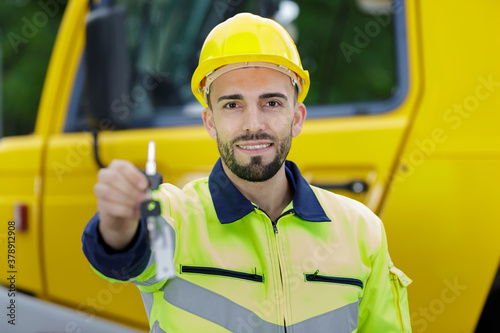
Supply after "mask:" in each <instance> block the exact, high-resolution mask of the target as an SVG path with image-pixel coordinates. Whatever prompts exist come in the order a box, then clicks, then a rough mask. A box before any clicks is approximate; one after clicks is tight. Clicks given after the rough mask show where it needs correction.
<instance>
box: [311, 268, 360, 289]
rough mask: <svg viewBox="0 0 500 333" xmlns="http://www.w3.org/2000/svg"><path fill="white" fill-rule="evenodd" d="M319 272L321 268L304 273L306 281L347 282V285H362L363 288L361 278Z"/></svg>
mask: <svg viewBox="0 0 500 333" xmlns="http://www.w3.org/2000/svg"><path fill="white" fill-rule="evenodd" d="M318 272H319V270H317V271H316V272H314V274H304V275H305V277H306V281H310V282H330V283H337V284H346V285H350V286H357V287H360V288H361V289H363V281H361V280H358V279H351V278H344V277H335V276H326V275H318Z"/></svg>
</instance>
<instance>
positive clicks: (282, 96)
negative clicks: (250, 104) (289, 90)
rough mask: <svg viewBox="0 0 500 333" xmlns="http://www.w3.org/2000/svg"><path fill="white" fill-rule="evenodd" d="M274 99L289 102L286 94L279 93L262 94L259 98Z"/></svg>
mask: <svg viewBox="0 0 500 333" xmlns="http://www.w3.org/2000/svg"><path fill="white" fill-rule="evenodd" d="M273 97H278V98H282V99H284V100H285V101H288V98H287V97H286V96H285V95H284V94H282V93H278V92H274V93H267V94H262V95H260V96H259V98H260V99H265V98H273Z"/></svg>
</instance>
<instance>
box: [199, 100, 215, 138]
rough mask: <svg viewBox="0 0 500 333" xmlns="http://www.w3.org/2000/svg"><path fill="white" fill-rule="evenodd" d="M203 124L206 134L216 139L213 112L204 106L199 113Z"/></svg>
mask: <svg viewBox="0 0 500 333" xmlns="http://www.w3.org/2000/svg"><path fill="white" fill-rule="evenodd" d="M201 117H202V118H203V124H204V125H205V128H206V129H207V132H208V134H209V135H210V137H211V138H212V139H214V140H217V130H216V129H215V122H214V113H213V111H212V110H211V109H210V108H205V109H204V110H203V112H202V113H201Z"/></svg>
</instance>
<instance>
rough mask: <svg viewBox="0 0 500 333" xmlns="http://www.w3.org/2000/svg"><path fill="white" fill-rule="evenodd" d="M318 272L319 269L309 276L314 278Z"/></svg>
mask: <svg viewBox="0 0 500 333" xmlns="http://www.w3.org/2000/svg"><path fill="white" fill-rule="evenodd" d="M318 273H319V269H317V270H316V272H314V273H313V276H311V278H313V279H315V278H316V276H317V275H318Z"/></svg>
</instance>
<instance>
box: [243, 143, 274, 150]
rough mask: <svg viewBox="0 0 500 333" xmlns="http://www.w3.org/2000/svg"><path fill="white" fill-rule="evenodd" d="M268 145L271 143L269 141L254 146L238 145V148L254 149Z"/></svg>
mask: <svg viewBox="0 0 500 333" xmlns="http://www.w3.org/2000/svg"><path fill="white" fill-rule="evenodd" d="M270 145H271V144H270V143H267V144H263V145H256V146H239V147H240V148H243V149H248V150H254V149H264V148H267V147H269V146H270Z"/></svg>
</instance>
